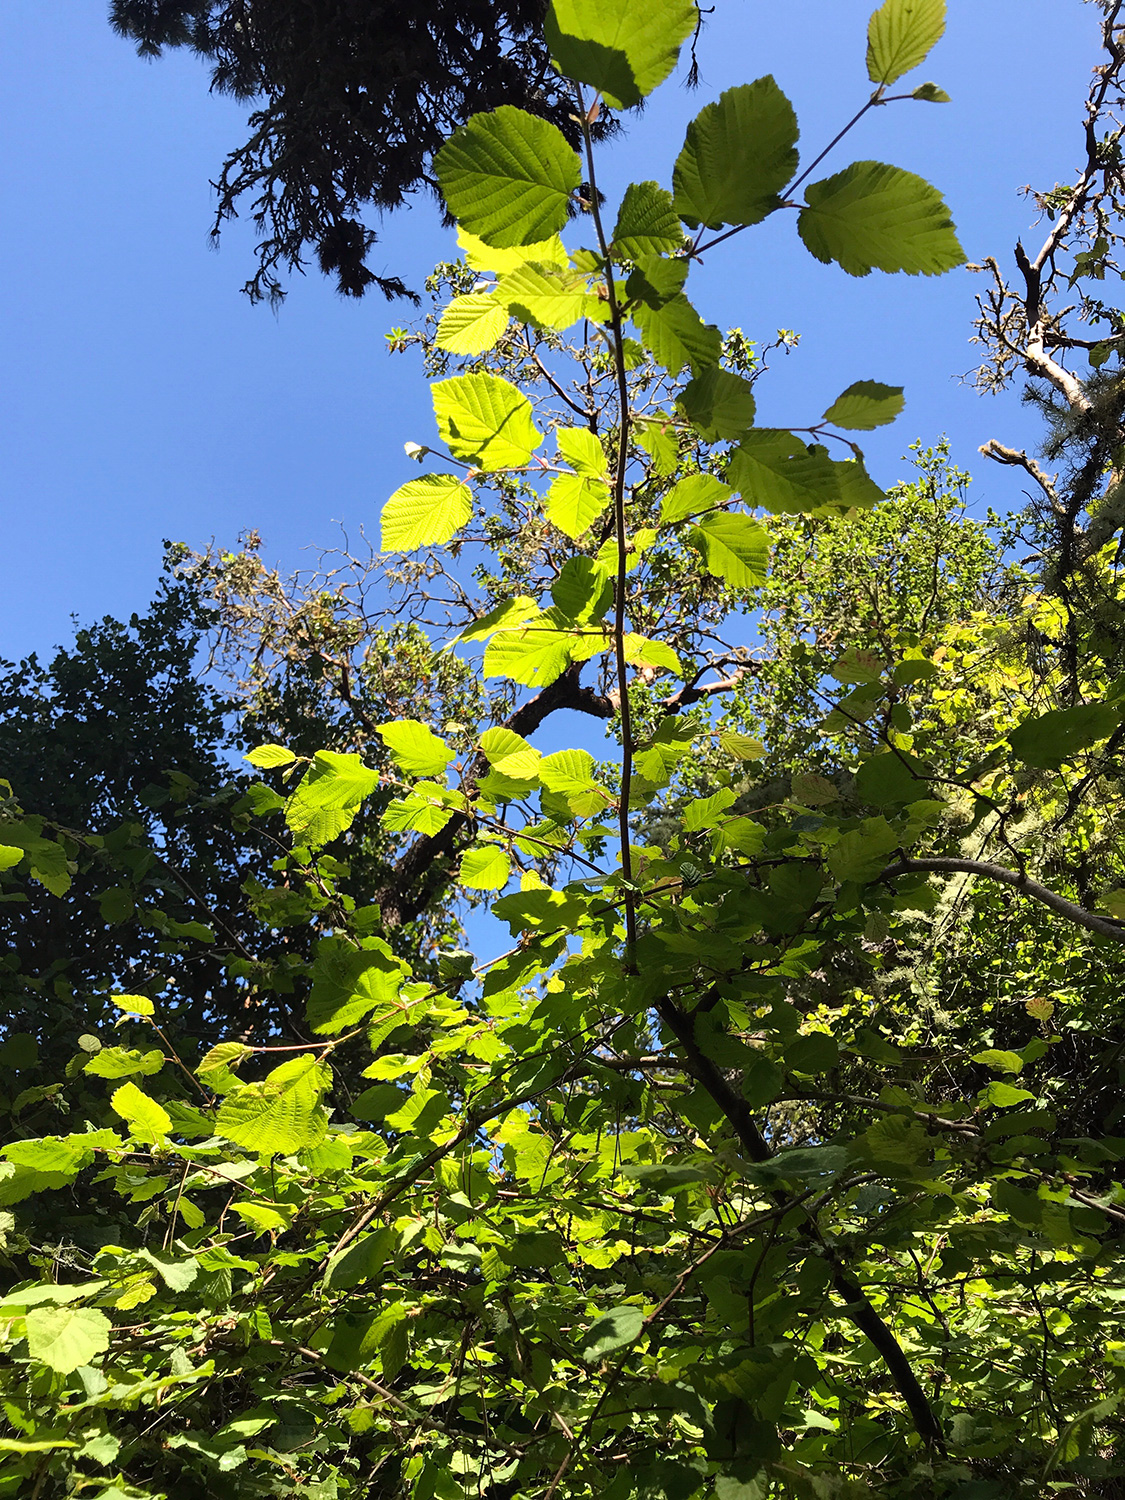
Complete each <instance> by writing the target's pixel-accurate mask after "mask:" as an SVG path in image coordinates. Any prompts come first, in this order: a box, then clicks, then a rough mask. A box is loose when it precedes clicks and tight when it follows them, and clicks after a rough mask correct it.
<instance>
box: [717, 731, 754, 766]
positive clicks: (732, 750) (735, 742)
mask: <svg viewBox="0 0 1125 1500" xmlns="http://www.w3.org/2000/svg"><path fill="white" fill-rule="evenodd" d="M719 746H720V748H721V749H722V750H723V751H724V753H725V754H727V755H733V756H734V758H735V759H736V760H761V759H762V757H763V756H764V755H765V753H766V747H765V745H763V744H762V742H761V740H756V739H753V738H752V737H751V736H750V735H748V734H738V733H736V732H735V731H734V730H733V729H721V730H720V731H719Z"/></svg>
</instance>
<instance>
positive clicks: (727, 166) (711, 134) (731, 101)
mask: <svg viewBox="0 0 1125 1500" xmlns="http://www.w3.org/2000/svg"><path fill="white" fill-rule="evenodd" d="M797 136H798V130H797V117H796V115H795V114H794V113H793V106H792V105H791V104H790V103H789V100H788V99H787V98H786V97H785V95H784V94H783V93H782V92H781V90H780V89H779V88H778V86H777V84H776V83H775V82H774V80H773V79H772V78H769V77H767V78H759V79H758V80H757V81H756V82H755V83H744V84H741V85H739V87H737V88H733V89H727V90H726V91H725V92H724V93H722V94H720V95H719V97H718V99H716V100H715V101H714V103H712V104H706V105H704V107H703V108H702V109H701V110H700V112H699V114H698V115H697V116H696V117H695V119H694V120H693V121H692V122H691V124H690V125H689V126H688V128H687V137H686V139H685V141H684V147H683V150H682V151H681V152H680V154H679V156H678V158H677V159H676V166H675V170H674V171H673V174H672V189H673V192H674V194H675V203H676V212H677V213H678V214H679V216H680V218H681V219H683V220H684V222H685V223H686V224H688V225H690V226H691V227H692V228H693V229H695V228H697V227H698V226H699V225H700V224H705V225H706V226H707V228H708V229H721V228H722V227H723V225H724V224H757V223H758V222H759V221H760V220H762V219H764V218H765V217H766V215H767V214H769V213H772V212H773V210H774V209H775V208H777V207H778V206H779V204H780V202H781V198H780V193H781V190H782V188H784V187H785V186H786V184H787V183H789V182H791V181H792V179H793V174H794V173H795V172H796V170H797Z"/></svg>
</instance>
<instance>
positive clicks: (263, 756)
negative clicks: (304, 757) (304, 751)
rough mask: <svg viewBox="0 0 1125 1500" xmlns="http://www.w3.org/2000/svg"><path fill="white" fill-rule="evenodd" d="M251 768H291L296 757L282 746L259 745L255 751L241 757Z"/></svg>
mask: <svg viewBox="0 0 1125 1500" xmlns="http://www.w3.org/2000/svg"><path fill="white" fill-rule="evenodd" d="M243 759H244V760H248V761H249V762H250V764H251V765H252V766H258V767H260V768H261V769H262V770H268V769H272V768H273V767H275V766H291V765H292V764H293V762H294V761H295V760H296V759H297V757H296V756H295V755H294V754H293V752H292V750H287V749H286V748H285V746H284V745H259V746H258V747H257V749H255V750H251V751H250V754H249V755H246V756H244V757H243Z"/></svg>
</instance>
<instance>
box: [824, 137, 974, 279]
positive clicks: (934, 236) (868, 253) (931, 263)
mask: <svg viewBox="0 0 1125 1500" xmlns="http://www.w3.org/2000/svg"><path fill="white" fill-rule="evenodd" d="M805 203H806V205H807V206H806V207H805V208H803V209H802V210H801V214H800V217H799V219H798V221H797V228H798V232H799V233H800V236H801V238H802V239H803V240H804V242H805V245H806V247H807V248H808V250H809V251H810V252H811V253H812V254H813V255H814V256H815V257H816V258H817V260H821V261H824V262H826V263H827V262H828V261H833V260H834V261H836V263H837V264H838V265H840V266H842V267H843V268H844V270H845V271H847V273H848V275H849V276H866V275H867V274H868V273H869V272H870V271H871V270H872V269H875V270H879V271H905V272H906V273H907V275H909V276H918V275H922V276H939V275H941V273H942V272H943V271H951V270H952V269H953V267H954V266H959V265H962V264H963V263H964V260H965V252H964V251H963V250H962V249H961V246H960V244H959V243H958V240H957V231H956V229H955V227H954V224H953V220H952V219H951V218H950V216H949V210H948V208H946V206H945V204H944V203H943V202H942V199H941V195H940V193H939V192H938V191H937V189H936V188H934V187H931V186H930V184H929V183H928V182H926V181H925V180H924V179H923V178H921V177H916V176H915V175H914V173H913V172H904V171H903V170H902V168H901V167H889V166H887V165H886V164H885V163H883V162H878V161H857V162H853V163H852V165H851V166H850V167H845V168H844V170H843V171H842V172H837V173H836V175H835V176H834V177H826V178H824V179H823V181H821V182H813V183H810V184H809V186H808V187H807V188H806V189H805Z"/></svg>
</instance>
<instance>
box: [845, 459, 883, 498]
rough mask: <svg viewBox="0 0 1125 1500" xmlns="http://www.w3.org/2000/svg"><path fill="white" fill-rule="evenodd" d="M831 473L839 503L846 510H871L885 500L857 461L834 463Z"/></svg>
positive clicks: (881, 492) (849, 460)
mask: <svg viewBox="0 0 1125 1500" xmlns="http://www.w3.org/2000/svg"><path fill="white" fill-rule="evenodd" d="M832 472H833V473H834V474H835V476H836V483H837V485H838V486H839V490H840V499H839V503H840V505H841V506H843V507H844V508H845V509H847V510H851V509H853V508H855V509H857V510H873V509H874V508H875V506H876V505H881V504H882V503H883V501H884V500H885V499H886V498H887V497H886V495H885V494H884V493H883V491H882V490H881V489H880V488H879V486H878V485H877V484H876V483H875V481H874V480H873V479H872V477H871V475H870V474H869V473H868V472H867V470H866V469H865V468H864V466H863V464H862V462H861V461H860V460H859V459H848V460H847V461H846V462H844V463H841V462H839V461H834V462H833V464H832Z"/></svg>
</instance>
